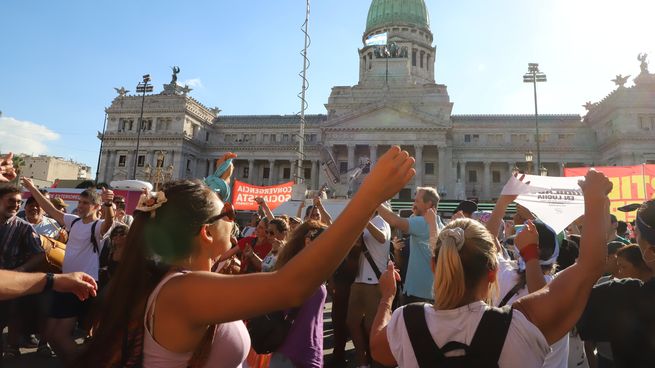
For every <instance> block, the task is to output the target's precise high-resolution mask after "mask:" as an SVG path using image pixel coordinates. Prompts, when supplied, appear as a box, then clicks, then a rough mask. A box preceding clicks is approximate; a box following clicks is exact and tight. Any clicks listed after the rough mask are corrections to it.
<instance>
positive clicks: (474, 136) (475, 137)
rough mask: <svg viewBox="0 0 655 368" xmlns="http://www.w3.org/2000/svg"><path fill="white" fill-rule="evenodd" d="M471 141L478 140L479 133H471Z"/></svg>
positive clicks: (476, 141) (475, 141)
mask: <svg viewBox="0 0 655 368" xmlns="http://www.w3.org/2000/svg"><path fill="white" fill-rule="evenodd" d="M471 142H473V143H478V142H480V135H479V134H473V136H472V137H471Z"/></svg>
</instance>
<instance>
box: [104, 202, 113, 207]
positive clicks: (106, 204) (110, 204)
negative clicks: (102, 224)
mask: <svg viewBox="0 0 655 368" xmlns="http://www.w3.org/2000/svg"><path fill="white" fill-rule="evenodd" d="M102 205H103V206H105V207H112V206H113V205H114V204H113V203H111V202H105V203H103V204H102Z"/></svg>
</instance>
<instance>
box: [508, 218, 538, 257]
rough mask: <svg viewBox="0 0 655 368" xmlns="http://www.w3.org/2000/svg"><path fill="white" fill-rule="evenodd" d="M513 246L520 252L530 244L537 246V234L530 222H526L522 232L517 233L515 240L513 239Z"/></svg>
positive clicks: (535, 228)
mask: <svg viewBox="0 0 655 368" xmlns="http://www.w3.org/2000/svg"><path fill="white" fill-rule="evenodd" d="M514 244H515V245H516V247H517V248H518V249H519V251H521V250H522V249H523V248H525V247H527V246H528V245H530V244H537V245H539V232H538V231H537V227H536V226H534V223H533V222H532V220H528V221H527V222H526V223H525V228H524V229H523V231H521V232H520V233H518V235H516V239H514Z"/></svg>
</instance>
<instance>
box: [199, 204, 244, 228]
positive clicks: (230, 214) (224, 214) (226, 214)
mask: <svg viewBox="0 0 655 368" xmlns="http://www.w3.org/2000/svg"><path fill="white" fill-rule="evenodd" d="M236 217H237V215H236V213H235V212H234V207H232V203H229V202H225V205H224V206H223V211H221V213H220V214H218V215H216V216H213V217H210V218H209V220H207V221H206V222H205V224H213V223H214V222H216V221H218V220H221V219H223V218H224V219H225V220H226V221H229V222H234V220H236Z"/></svg>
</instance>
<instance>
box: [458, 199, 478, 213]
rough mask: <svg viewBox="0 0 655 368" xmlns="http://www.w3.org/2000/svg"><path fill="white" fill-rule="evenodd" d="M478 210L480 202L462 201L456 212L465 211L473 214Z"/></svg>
mask: <svg viewBox="0 0 655 368" xmlns="http://www.w3.org/2000/svg"><path fill="white" fill-rule="evenodd" d="M477 210H478V204H477V203H475V202H473V201H461V202H459V204H458V205H457V208H455V213H457V212H459V211H462V212H464V213H468V214H472V213H473V212H475V211H477Z"/></svg>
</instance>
